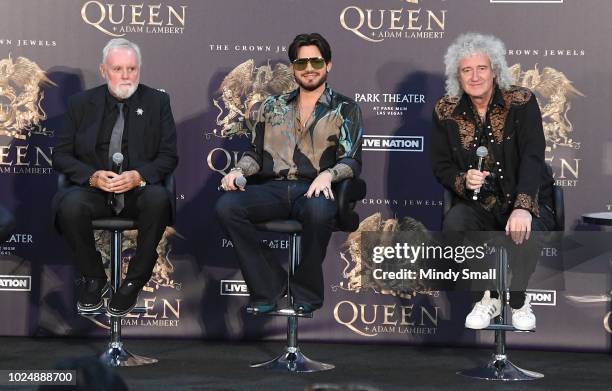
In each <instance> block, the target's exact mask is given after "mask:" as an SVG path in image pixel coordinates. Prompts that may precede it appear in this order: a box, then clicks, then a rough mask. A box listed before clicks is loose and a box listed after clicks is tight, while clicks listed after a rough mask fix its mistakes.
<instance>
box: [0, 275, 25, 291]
mask: <svg viewBox="0 0 612 391" xmlns="http://www.w3.org/2000/svg"><path fill="white" fill-rule="evenodd" d="M31 290H32V277H31V276H8V275H0V291H31Z"/></svg>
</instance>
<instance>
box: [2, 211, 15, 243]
mask: <svg viewBox="0 0 612 391" xmlns="http://www.w3.org/2000/svg"><path fill="white" fill-rule="evenodd" d="M14 230H15V218H14V217H13V215H12V214H11V212H9V211H8V210H6V209H5V208H4V207H3V206H2V205H0V243H2V242H4V241H5V240H6V239H8V238H9V236H11V234H12V233H13V231H14Z"/></svg>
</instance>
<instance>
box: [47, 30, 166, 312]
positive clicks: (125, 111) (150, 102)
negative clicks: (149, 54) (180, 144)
mask: <svg viewBox="0 0 612 391" xmlns="http://www.w3.org/2000/svg"><path fill="white" fill-rule="evenodd" d="M141 65H142V61H141V55H140V49H139V47H138V46H137V45H136V44H134V43H133V42H130V41H128V40H126V39H123V38H117V39H112V40H110V41H109V42H108V43H107V45H106V46H105V47H104V49H103V50H102V64H100V74H101V76H102V78H103V79H104V80H105V81H106V84H104V85H101V86H98V87H95V88H92V89H89V90H86V91H83V92H81V93H79V94H77V95H74V96H72V97H71V98H70V99H69V101H68V109H67V111H66V115H65V121H64V127H63V130H62V132H61V133H60V135H59V137H58V140H57V144H56V146H55V148H54V150H53V168H54V169H55V170H57V171H58V172H60V173H63V174H64V175H65V176H66V178H67V179H68V180H69V181H70V183H71V186H70V187H68V188H66V189H60V190H59V191H58V193H57V194H56V195H55V197H54V199H53V209H54V213H53V215H54V218H55V225H56V227H57V228H58V230H59V231H60V232H61V233H62V234H63V235H64V236H65V237H66V239H67V241H68V243H69V245H70V247H71V249H72V250H73V252H74V255H75V258H76V265H77V268H78V271H79V273H80V275H81V282H80V288H81V289H80V292H79V296H78V299H77V308H79V309H80V310H83V311H88V310H89V311H94V310H97V309H99V308H100V307H101V306H102V296H103V294H104V293H105V292H106V291H107V290H108V289H109V284H108V281H107V276H106V273H105V271H104V267H103V264H102V259H101V257H100V254H99V253H98V252H97V251H96V248H95V244H94V236H93V229H92V223H91V222H92V220H94V219H98V218H104V217H110V216H120V217H128V218H133V219H136V220H137V222H138V239H137V241H138V247H137V249H136V255H135V258H134V259H133V260H132V261H131V262H130V265H129V268H128V272H127V275H126V278H125V280H124V281H123V283H122V285H121V287H120V288H119V289H118V290H117V292H114V293H113V296H112V298H111V300H110V303H109V305H108V308H107V311H108V312H109V313H110V314H111V315H114V316H123V315H126V314H127V313H129V312H130V310H131V309H132V308H133V307H134V305H135V304H136V301H137V299H138V293H139V292H140V290H141V288H142V287H143V286H144V285H145V284H146V283H147V282H148V280H149V278H150V277H151V272H152V270H153V267H154V266H155V261H156V259H157V253H156V247H157V244H158V242H159V240H160V239H161V237H162V234H163V232H164V229H165V227H166V225H167V224H168V223H169V221H170V220H171V213H172V210H171V206H170V205H171V204H170V197H172V195H171V194H168V192H167V191H166V189H165V188H164V186H163V181H164V178H165V177H166V176H167V175H170V174H171V173H172V171H174V168H175V167H176V164H177V161H178V157H177V153H176V129H175V124H174V118H173V116H172V110H171V108H170V99H169V97H168V94H166V93H164V92H161V91H158V90H156V89H153V88H150V87H147V86H145V85H143V84H139V82H140V68H141ZM117 154H122V155H123V163H122V167H123V170H122V172H120V173H119V172H114V171H113V170H112V168H113V156H114V155H117Z"/></svg>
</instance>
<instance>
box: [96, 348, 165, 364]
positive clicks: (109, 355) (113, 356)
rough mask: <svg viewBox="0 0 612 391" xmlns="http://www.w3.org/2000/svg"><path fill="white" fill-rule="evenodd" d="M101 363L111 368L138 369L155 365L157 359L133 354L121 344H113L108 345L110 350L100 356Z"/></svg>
mask: <svg viewBox="0 0 612 391" xmlns="http://www.w3.org/2000/svg"><path fill="white" fill-rule="evenodd" d="M100 361H102V363H104V364H106V365H108V366H111V367H137V366H140V365H148V364H155V363H156V362H157V359H156V358H149V357H143V356H138V355H136V354H132V353H130V352H129V351H128V350H127V349H125V348H124V347H123V344H122V343H121V342H115V343H113V342H111V343H109V344H108V349H107V350H106V351H105V352H104V353H102V354H101V355H100Z"/></svg>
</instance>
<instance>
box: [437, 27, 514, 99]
mask: <svg viewBox="0 0 612 391" xmlns="http://www.w3.org/2000/svg"><path fill="white" fill-rule="evenodd" d="M474 54H484V55H486V56H487V57H489V60H490V61H491V68H492V69H493V72H494V73H495V76H496V81H497V85H498V86H499V88H500V89H501V90H502V91H506V90H508V89H510V86H511V85H512V82H513V79H512V75H511V74H510V70H509V69H508V64H507V63H506V46H505V45H504V43H503V42H502V41H501V40H500V39H499V38H497V37H494V36H493V35H483V34H478V33H467V34H462V35H460V36H459V37H457V39H456V40H455V41H454V42H453V43H452V44H451V45H450V46H449V47H448V49H447V50H446V54H445V55H444V65H445V66H446V71H445V75H446V94H447V95H448V96H453V97H460V96H461V95H462V94H463V89H462V88H461V84H460V83H459V75H458V72H459V62H460V61H461V60H462V59H464V58H465V57H468V56H471V55H474Z"/></svg>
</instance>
